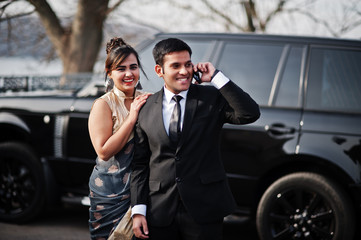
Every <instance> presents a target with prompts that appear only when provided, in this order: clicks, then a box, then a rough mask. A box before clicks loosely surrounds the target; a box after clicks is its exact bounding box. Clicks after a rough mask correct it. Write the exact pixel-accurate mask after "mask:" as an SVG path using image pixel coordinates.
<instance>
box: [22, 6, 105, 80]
mask: <svg viewBox="0 0 361 240" xmlns="http://www.w3.org/2000/svg"><path fill="white" fill-rule="evenodd" d="M28 1H29V2H30V3H31V4H32V5H33V6H34V7H35V9H36V11H37V12H38V14H39V16H40V20H41V22H42V24H43V25H44V28H45V31H46V33H47V35H48V37H49V39H50V41H51V42H52V44H53V45H54V48H55V49H56V52H57V54H58V56H59V57H60V59H61V60H62V62H63V73H64V74H72V73H82V72H92V71H93V66H94V64H95V62H96V59H97V56H98V52H99V48H100V46H101V43H102V39H103V23H104V21H105V19H106V16H107V11H108V3H109V0H96V1H94V0H79V1H78V8H77V13H76V15H75V18H74V20H73V22H72V24H71V26H70V27H69V28H63V27H62V26H61V24H60V21H59V19H58V18H57V16H56V14H55V13H54V12H53V10H52V9H51V7H50V6H49V4H48V3H47V1H46V0H28Z"/></svg>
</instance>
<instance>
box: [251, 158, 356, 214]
mask: <svg viewBox="0 0 361 240" xmlns="http://www.w3.org/2000/svg"><path fill="white" fill-rule="evenodd" d="M277 161H278V162H280V164H278V165H277V166H274V167H273V168H271V169H268V171H267V172H266V173H265V174H263V175H262V177H261V178H260V180H259V184H258V185H257V192H256V201H255V205H254V206H253V207H252V209H253V210H252V212H253V213H255V211H256V208H257V206H258V203H259V201H260V199H261V197H262V195H263V193H264V192H265V191H266V190H267V188H268V187H269V186H270V185H271V184H272V183H274V182H275V181H276V180H277V179H280V178H281V177H283V176H286V175H288V174H291V173H296V172H311V173H316V174H320V175H322V176H325V177H326V178H329V179H332V180H333V182H335V183H336V184H338V185H339V186H340V187H341V188H342V189H343V190H344V191H345V192H346V194H348V195H349V197H350V198H351V200H352V202H353V204H354V207H355V206H357V201H356V199H355V197H354V196H353V193H352V190H351V186H352V185H353V184H355V182H354V181H353V179H352V177H350V176H349V175H348V174H347V173H346V172H345V171H344V170H343V169H341V168H339V167H338V166H337V165H335V164H334V163H332V162H330V161H328V160H327V159H323V158H320V157H316V156H310V155H306V154H297V155H288V156H284V157H281V158H280V159H278V160H277Z"/></svg>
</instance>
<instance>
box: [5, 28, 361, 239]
mask: <svg viewBox="0 0 361 240" xmlns="http://www.w3.org/2000/svg"><path fill="white" fill-rule="evenodd" d="M169 37H177V38H181V39H183V40H185V41H186V42H187V43H188V44H189V45H190V46H191V48H192V50H193V55H192V60H193V62H199V61H210V62H212V63H213V64H214V65H215V66H216V67H217V68H218V69H220V70H222V71H223V72H224V73H225V75H226V76H228V77H229V78H230V79H232V80H233V81H234V82H236V83H237V84H238V85H239V86H240V87H241V88H243V89H244V90H245V91H246V92H248V93H249V94H250V95H251V96H252V97H253V98H254V99H255V100H256V102H257V103H258V104H259V105H260V107H261V118H260V119H259V120H258V121H257V122H255V123H253V124H250V125H244V126H236V125H225V126H224V129H223V132H222V141H221V143H220V144H221V149H222V157H223V161H224V167H225V169H226V171H227V175H228V178H229V183H230V186H231V189H232V191H233V194H234V197H235V199H236V202H237V204H238V206H239V208H238V211H237V212H236V213H235V215H242V216H243V215H247V216H250V219H255V222H256V225H257V229H258V233H259V236H260V238H261V239H262V240H263V239H337V240H348V239H350V240H351V239H353V236H354V234H355V229H356V224H357V222H358V219H359V218H360V216H361V215H360V212H359V210H360V204H361V41H358V40H344V39H343V40H341V39H328V38H311V37H290V36H272V35H252V34H251V35H247V34H158V35H156V36H155V37H154V38H153V39H151V40H147V41H145V42H143V43H142V44H140V45H139V46H137V48H138V50H139V53H140V57H141V61H142V64H143V65H144V68H145V71H146V73H147V74H148V78H149V79H148V80H147V79H146V78H145V76H142V77H141V83H142V85H143V87H144V90H146V91H150V92H154V91H157V90H159V89H160V88H161V87H162V86H163V80H162V79H160V78H158V77H157V76H156V75H155V73H154V70H153V69H154V60H153V58H152V55H151V51H152V48H153V46H154V44H155V43H156V42H158V41H159V40H161V39H164V38H169ZM1 80H2V81H3V83H1ZM5 80H6V79H5V78H3V79H1V78H0V91H1V87H2V86H4V83H5V82H6V81H5ZM24 81H25V80H24ZM33 82H34V81H33ZM23 85H24V84H23ZM25 86H26V84H25ZM99 86H100V85H99ZM99 86H98V87H99ZM96 87H97V85H96V84H95V85H94V84H93V85H92V87H91V86H90V88H93V90H94V89H96ZM3 88H4V87H3ZM90 92H92V91H90ZM79 93H82V94H79ZM84 93H86V91H85V90H82V91H80V92H77V93H75V94H70V95H67V96H65V95H64V94H63V95H54V96H41V97H39V96H23V95H26V94H21V96H19V95H20V94H19V92H18V93H16V94H13V95H11V94H5V96H3V97H1V100H0V131H1V136H0V167H1V168H0V181H1V185H0V218H1V219H3V220H21V219H27V218H29V217H32V216H33V215H34V214H35V213H37V212H38V209H40V208H41V206H42V204H43V203H44V202H45V200H49V199H54V196H60V197H62V199H63V200H69V199H77V198H76V197H79V196H86V195H87V191H88V187H87V183H88V178H89V175H90V173H91V169H92V167H93V165H94V159H95V153H94V150H93V149H92V147H91V144H90V140H89V136H88V131H87V117H88V113H89V110H90V107H91V104H92V101H93V100H94V97H95V96H98V95H99V94H100V92H99V91H97V90H95V91H94V93H95V94H88V93H86V94H84ZM7 95H9V96H7ZM91 95H92V96H91ZM55 199H57V198H55ZM78 199H80V200H81V199H82V198H78ZM226 219H227V218H226Z"/></svg>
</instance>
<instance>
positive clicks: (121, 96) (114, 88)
mask: <svg viewBox="0 0 361 240" xmlns="http://www.w3.org/2000/svg"><path fill="white" fill-rule="evenodd" d="M112 91H113V92H114V94H115V95H117V96H118V97H119V99H121V100H122V101H124V99H126V98H128V97H127V96H125V94H124V92H122V91H121V90H119V89H118V88H117V87H116V86H114V87H113V89H112ZM140 94H141V92H140V91H137V90H135V94H134V98H135V97H137V96H139V95H140Z"/></svg>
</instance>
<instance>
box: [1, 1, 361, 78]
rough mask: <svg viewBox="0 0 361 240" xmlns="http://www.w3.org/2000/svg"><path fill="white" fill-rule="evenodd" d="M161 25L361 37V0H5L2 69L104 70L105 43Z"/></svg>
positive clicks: (134, 39) (136, 38)
mask: <svg viewBox="0 0 361 240" xmlns="http://www.w3.org/2000/svg"><path fill="white" fill-rule="evenodd" d="M158 32H231V33H242V32H248V33H249V32H251V33H255V34H264V33H267V34H282V35H284V34H286V35H306V36H326V37H337V38H353V39H360V38H361V1H359V0H348V1H343V0H222V1H219V0H157V1H151V0H102V1H91V0H80V1H74V0H62V1H56V0H1V1H0V75H19V74H22V75H23V74H36V75H39V74H40V75H59V74H73V73H85V72H86V73H90V72H93V73H103V65H104V59H105V50H104V49H105V43H106V42H107V41H108V40H109V39H110V38H111V37H114V36H120V37H123V38H124V39H125V40H126V41H127V42H128V43H129V44H131V45H133V46H136V45H137V44H138V43H140V42H141V41H142V40H144V39H147V38H151V37H152V36H153V35H154V34H155V33H158Z"/></svg>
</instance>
